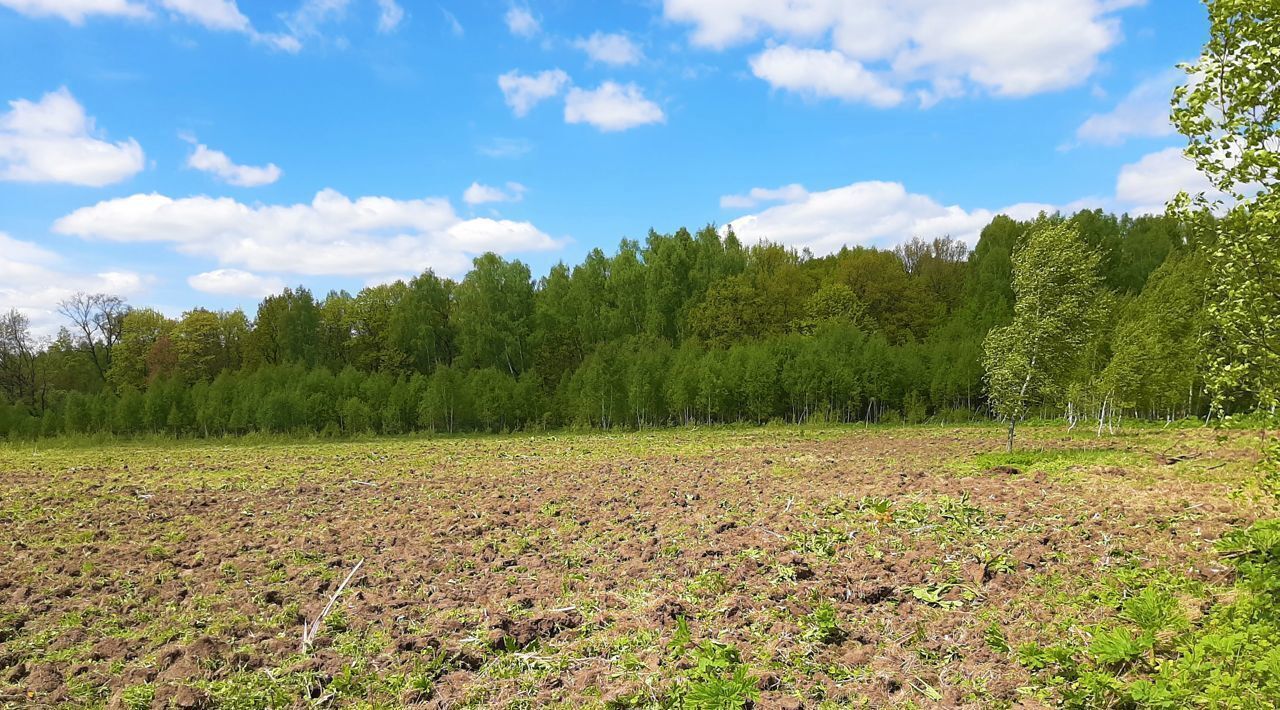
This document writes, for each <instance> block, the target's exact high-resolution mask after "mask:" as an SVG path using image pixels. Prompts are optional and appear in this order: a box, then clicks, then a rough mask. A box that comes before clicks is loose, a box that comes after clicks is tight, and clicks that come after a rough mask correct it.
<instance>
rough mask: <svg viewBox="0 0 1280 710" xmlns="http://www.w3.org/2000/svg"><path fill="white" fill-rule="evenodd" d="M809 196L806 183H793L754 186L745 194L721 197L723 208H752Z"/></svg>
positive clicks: (793, 200) (796, 200)
mask: <svg viewBox="0 0 1280 710" xmlns="http://www.w3.org/2000/svg"><path fill="white" fill-rule="evenodd" d="M808 196H809V191H808V190H806V189H804V185H800V184H798V183H791V184H790V185H783V186H782V187H778V188H767V187H753V188H751V190H750V191H748V192H747V193H746V194H743V195H725V196H724V197H721V198H720V207H721V208H723V209H751V208H752V207H755V206H757V205H760V204H764V203H767V202H799V201H801V200H803V199H805V198H807V197H808Z"/></svg>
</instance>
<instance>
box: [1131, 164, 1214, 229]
mask: <svg viewBox="0 0 1280 710" xmlns="http://www.w3.org/2000/svg"><path fill="white" fill-rule="evenodd" d="M1179 192H1187V193H1188V194H1192V195H1194V194H1196V193H1199V192H1203V193H1205V195H1206V196H1207V197H1209V198H1210V199H1222V198H1223V197H1224V195H1223V194H1222V193H1220V192H1218V191H1217V190H1215V189H1214V188H1213V186H1212V185H1211V184H1210V183H1209V180H1208V178H1206V177H1205V176H1204V174H1203V173H1201V172H1200V171H1199V170H1197V169H1196V166H1195V163H1193V162H1191V161H1190V160H1189V159H1187V157H1186V156H1184V155H1183V154H1182V149H1181V148H1165V149H1164V150H1160V151H1156V152H1154V153H1148V154H1147V155H1145V156H1143V157H1142V158H1141V159H1140V160H1138V161H1137V162H1134V163H1130V164H1128V165H1125V166H1124V167H1123V168H1121V169H1120V175H1119V177H1118V178H1116V197H1115V201H1116V203H1117V204H1118V206H1119V208H1120V209H1123V210H1125V211H1127V212H1129V213H1130V214H1135V215H1137V214H1162V213H1164V206H1165V203H1166V202H1168V201H1169V200H1170V199H1172V198H1173V196H1174V195H1177V194H1178V193H1179Z"/></svg>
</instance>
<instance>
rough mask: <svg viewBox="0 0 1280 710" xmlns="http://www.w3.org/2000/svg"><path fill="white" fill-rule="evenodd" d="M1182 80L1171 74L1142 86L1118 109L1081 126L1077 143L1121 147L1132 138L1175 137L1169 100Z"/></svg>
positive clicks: (1150, 80) (1120, 104)
mask: <svg viewBox="0 0 1280 710" xmlns="http://www.w3.org/2000/svg"><path fill="white" fill-rule="evenodd" d="M1182 78H1183V75H1182V74H1181V73H1179V72H1168V73H1165V74H1162V75H1160V76H1158V77H1155V78H1152V79H1148V80H1146V81H1144V82H1142V83H1141V84H1138V85H1137V86H1136V87H1134V89H1133V91H1130V92H1129V94H1128V95H1127V96H1125V97H1124V98H1123V99H1121V100H1120V103H1118V104H1116V107H1115V108H1113V109H1112V110H1110V111H1108V112H1106V113H1098V114H1094V115H1092V116H1090V117H1089V118H1088V119H1087V120H1086V121H1085V122H1084V123H1082V124H1080V127H1079V128H1077V129H1076V141H1077V142H1079V143H1099V144H1102V145H1119V144H1121V143H1123V142H1125V141H1126V140H1128V139H1130V138H1148V137H1159V136H1169V135H1173V132H1174V131H1173V124H1172V123H1170V121H1169V100H1170V98H1171V97H1172V96H1173V88H1174V87H1175V86H1177V85H1178V84H1179V82H1180V81H1181V80H1182Z"/></svg>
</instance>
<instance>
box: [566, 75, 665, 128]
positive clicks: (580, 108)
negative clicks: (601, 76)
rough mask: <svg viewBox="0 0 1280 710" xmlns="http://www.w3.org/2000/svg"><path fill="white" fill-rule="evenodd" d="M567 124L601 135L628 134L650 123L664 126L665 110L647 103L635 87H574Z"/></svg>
mask: <svg viewBox="0 0 1280 710" xmlns="http://www.w3.org/2000/svg"><path fill="white" fill-rule="evenodd" d="M564 120H565V123H587V124H590V125H592V126H595V127H596V128H598V129H599V130H601V131H605V132H613V131H625V130H627V129H629V128H635V127H637V126H643V125H646V124H650V123H664V122H666V120H667V116H666V114H665V113H663V112H662V107H660V106H658V104H656V103H654V102H652V101H650V100H649V99H646V98H645V97H644V93H643V92H642V91H641V90H640V87H638V86H636V85H635V84H617V83H615V82H612V81H606V82H604V83H603V84H601V85H600V86H599V88H597V89H593V90H587V89H579V88H577V87H574V88H572V89H570V90H569V95H568V96H567V97H566V98H565V104H564Z"/></svg>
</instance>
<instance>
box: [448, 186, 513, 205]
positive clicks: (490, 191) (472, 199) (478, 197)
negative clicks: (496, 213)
mask: <svg viewBox="0 0 1280 710" xmlns="http://www.w3.org/2000/svg"><path fill="white" fill-rule="evenodd" d="M525 189H526V188H525V186H524V185H521V184H520V183H518V182H509V183H507V186H506V188H501V187H494V186H492V185H482V184H480V183H478V182H473V183H471V187H468V188H467V191H466V192H465V193H463V195H462V200H463V201H464V202H466V203H467V204H469V205H483V204H487V203H490V202H519V201H521V200H523V199H524V193H525Z"/></svg>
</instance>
